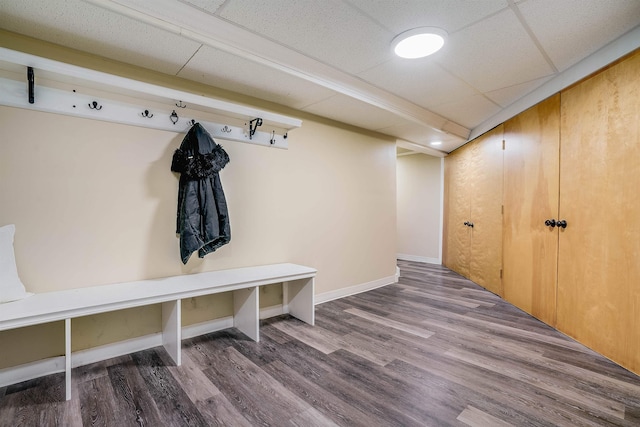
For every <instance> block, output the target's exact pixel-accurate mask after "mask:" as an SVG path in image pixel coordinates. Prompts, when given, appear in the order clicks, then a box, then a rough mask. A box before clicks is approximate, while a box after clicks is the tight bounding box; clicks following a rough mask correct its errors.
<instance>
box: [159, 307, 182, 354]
mask: <svg viewBox="0 0 640 427" xmlns="http://www.w3.org/2000/svg"><path fill="white" fill-rule="evenodd" d="M180 301H181V300H175V301H167V302H163V303H162V345H163V346H164V348H165V350H167V353H169V356H171V359H173V361H174V363H175V364H176V366H180V365H181V364H182V356H181V352H180V350H181V347H182V345H181V341H182V319H181V317H182V315H181V308H182V307H181V303H180Z"/></svg>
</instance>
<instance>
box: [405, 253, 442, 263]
mask: <svg viewBox="0 0 640 427" xmlns="http://www.w3.org/2000/svg"><path fill="white" fill-rule="evenodd" d="M396 256H397V258H398V259H401V260H403V261H413V262H422V263H425V264H438V265H439V264H442V261H441V260H439V259H438V258H429V257H424V256H418V255H408V254H397V255H396Z"/></svg>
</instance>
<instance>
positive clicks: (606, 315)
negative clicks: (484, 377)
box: [557, 54, 640, 373]
mask: <svg viewBox="0 0 640 427" xmlns="http://www.w3.org/2000/svg"><path fill="white" fill-rule="evenodd" d="M639 76H640V54H636V55H634V56H632V57H630V58H627V59H626V60H624V61H622V62H620V63H618V64H616V65H614V66H611V67H610V68H608V69H607V70H605V71H603V72H601V73H599V74H597V75H596V76H594V77H591V78H590V79H588V80H586V81H584V82H581V83H580V84H578V85H576V86H574V87H572V88H570V89H569V90H566V91H564V92H562V101H561V135H562V147H561V170H560V218H561V219H565V220H566V221H567V228H566V229H564V230H560V245H559V258H558V323H557V325H558V329H559V330H561V331H563V332H565V333H567V334H568V335H570V336H572V337H574V338H576V339H577V340H578V341H580V342H582V343H584V344H585V345H587V346H589V347H591V348H592V349H594V350H596V351H597V352H599V353H602V354H603V355H605V356H606V357H609V358H610V359H612V360H614V361H615V362H617V363H619V364H620V365H622V366H624V367H626V368H628V369H630V370H632V371H634V372H636V373H640V77H639Z"/></svg>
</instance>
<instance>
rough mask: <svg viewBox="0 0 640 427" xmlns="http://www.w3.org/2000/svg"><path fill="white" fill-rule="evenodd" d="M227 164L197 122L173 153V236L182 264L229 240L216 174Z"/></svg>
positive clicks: (227, 158)
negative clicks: (175, 197) (175, 182)
mask: <svg viewBox="0 0 640 427" xmlns="http://www.w3.org/2000/svg"><path fill="white" fill-rule="evenodd" d="M228 162H229V155H228V154H227V153H226V152H225V151H224V149H223V148H222V147H221V146H220V145H218V144H216V143H215V141H214V140H213V138H212V137H211V135H209V132H207V131H206V129H205V128H203V127H202V126H201V125H200V123H196V124H194V125H193V126H192V127H191V129H189V132H188V133H187V135H186V136H185V137H184V139H183V140H182V144H180V148H178V149H177V150H176V152H175V153H174V154H173V161H172V162H171V170H172V171H174V172H180V184H179V189H178V218H177V224H176V233H178V234H179V235H180V257H181V258H182V262H183V264H186V263H187V261H188V260H189V257H190V256H191V254H192V253H193V252H195V251H198V256H199V257H200V258H203V257H204V256H205V255H207V254H208V253H211V252H213V251H215V250H216V249H218V248H219V247H220V246H222V245H225V244H227V243H229V241H230V240H231V227H230V226H229V212H228V211H227V201H226V199H225V197H224V191H223V190H222V183H221V182H220V176H219V174H218V172H220V170H221V169H222V168H224V167H225V165H226V164H227V163H228Z"/></svg>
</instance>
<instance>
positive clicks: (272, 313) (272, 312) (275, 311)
mask: <svg viewBox="0 0 640 427" xmlns="http://www.w3.org/2000/svg"><path fill="white" fill-rule="evenodd" d="M286 312H287V311H286V310H285V307H284V305H282V304H277V305H272V306H271V307H264V308H261V309H260V319H268V318H270V317H276V316H280V315H281V314H285V313H286Z"/></svg>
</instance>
